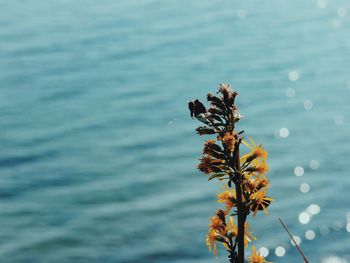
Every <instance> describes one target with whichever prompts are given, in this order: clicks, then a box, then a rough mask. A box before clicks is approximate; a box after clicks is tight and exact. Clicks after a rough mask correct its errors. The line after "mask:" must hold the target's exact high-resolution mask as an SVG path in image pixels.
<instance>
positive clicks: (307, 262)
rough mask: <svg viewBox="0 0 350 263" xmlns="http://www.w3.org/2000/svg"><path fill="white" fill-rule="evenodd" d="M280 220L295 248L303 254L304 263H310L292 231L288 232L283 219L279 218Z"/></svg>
mask: <svg viewBox="0 0 350 263" xmlns="http://www.w3.org/2000/svg"><path fill="white" fill-rule="evenodd" d="M278 220H279V221H280V223H281V225H282V226H283V227H284V229H285V230H286V231H287V233H288V235H289V237H290V238H291V239H292V241H293V243H294V245H295V247H296V248H297V249H298V251H299V253H300V254H301V256H302V257H303V259H304V262H305V263H309V260H308V259H307V258H306V256H305V254H304V252H303V251H302V250H301V247H300V246H299V245H298V244H297V242H295V240H294V238H293V236H292V234H291V233H290V231H289V230H288V228H287V226H286V225H285V224H284V223H283V221H282V219H281V218H278Z"/></svg>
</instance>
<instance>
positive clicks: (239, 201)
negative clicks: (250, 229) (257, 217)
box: [235, 180, 245, 263]
mask: <svg viewBox="0 0 350 263" xmlns="http://www.w3.org/2000/svg"><path fill="white" fill-rule="evenodd" d="M235 186H236V193H237V220H238V233H237V240H238V263H244V223H245V216H244V209H243V201H242V188H241V183H240V180H239V181H238V182H236V183H235Z"/></svg>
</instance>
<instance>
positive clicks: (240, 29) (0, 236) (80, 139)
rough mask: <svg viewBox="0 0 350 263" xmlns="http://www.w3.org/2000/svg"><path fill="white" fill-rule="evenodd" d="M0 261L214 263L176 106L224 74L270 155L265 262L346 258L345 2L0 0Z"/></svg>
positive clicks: (182, 116) (206, 206) (349, 31)
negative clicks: (291, 237)
mask: <svg viewBox="0 0 350 263" xmlns="http://www.w3.org/2000/svg"><path fill="white" fill-rule="evenodd" d="M0 13H1V16H0V40H1V41H0V145H1V151H0V261H1V262H11V263H12V262H35V263H36V262H123V263H127V262H167V263H168V262H177V263H180V262H226V259H225V251H221V250H220V256H219V257H218V258H215V257H213V256H212V255H210V254H209V252H208V250H207V247H206V246H205V242H204V238H205V234H206V231H207V225H208V218H209V217H210V216H211V215H212V214H213V212H214V210H215V209H216V207H218V204H217V203H216V201H215V198H216V197H215V196H216V193H217V192H218V191H219V190H220V189H221V185H220V184H219V183H217V182H214V181H213V182H209V183H208V182H207V180H206V177H205V176H204V175H201V174H199V172H197V171H196V169H195V165H196V163H197V158H198V157H199V156H200V153H201V143H202V141H203V140H202V138H199V137H197V136H196V135H195V133H194V129H195V127H196V126H197V123H195V122H194V121H192V120H191V119H190V117H189V114H188V112H187V111H188V110H187V101H189V100H191V99H193V98H196V97H199V98H200V99H205V94H206V93H207V92H209V91H211V92H214V91H215V89H216V86H217V84H218V83H220V82H223V83H226V82H229V83H231V85H232V87H233V88H236V89H237V90H238V91H239V94H240V96H239V98H238V103H239V106H240V109H241V111H242V113H243V115H244V119H243V120H242V122H241V126H240V128H242V129H244V130H245V131H246V133H247V134H249V135H250V136H252V137H254V138H255V140H256V141H257V142H263V143H264V145H265V147H266V148H267V149H268V150H269V164H270V169H271V172H270V180H271V183H272V188H271V190H270V194H271V196H273V197H274V198H275V200H276V201H275V202H274V203H273V205H271V208H270V216H269V217H267V218H266V217H265V216H264V215H262V216H258V217H256V218H255V219H254V221H251V224H252V226H253V230H254V233H255V235H256V236H257V237H258V240H257V241H256V243H255V244H256V246H257V247H258V248H261V247H265V248H264V249H263V251H264V252H267V250H268V251H269V255H268V259H269V260H271V261H274V262H302V261H301V258H300V256H299V255H298V254H297V252H296V250H295V248H294V247H293V246H292V245H291V243H290V240H289V238H288V236H287V234H286V233H285V232H284V230H283V229H282V227H281V226H280V224H279V223H278V221H277V218H278V217H282V218H283V219H284V221H285V222H286V223H287V224H288V226H289V228H290V229H291V230H292V232H293V233H294V234H295V235H296V236H298V238H297V239H300V240H301V246H302V248H303V250H304V251H305V253H306V255H307V256H308V257H309V259H310V261H311V262H333V263H334V262H350V233H349V232H350V207H349V205H350V203H349V200H350V192H349V190H348V188H349V183H350V179H349V178H348V177H349V171H350V170H349V157H350V140H349V134H350V114H349V113H350V104H349V98H350V74H349V73H350V70H349V69H350V38H349V36H350V25H349V16H350V4H349V2H348V1H346V0H334V1H332V0H328V1H327V0H318V1H312V0H307V1H305V0H293V1H287V0H270V1H264V2H262V1H257V0H252V1H243V0H239V1H226V0H219V1H209V0H202V1H182V0H176V1H175V0H169V1H161V0H139V1H112V0H101V1H92V0H85V1H83V0H76V1H68V0H62V1H58V0H56V1H54V0H53V1H39V0H31V1H29V0H22V1H20V0H12V1H5V0H0Z"/></svg>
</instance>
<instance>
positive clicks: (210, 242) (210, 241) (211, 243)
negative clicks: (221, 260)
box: [206, 229, 217, 256]
mask: <svg viewBox="0 0 350 263" xmlns="http://www.w3.org/2000/svg"><path fill="white" fill-rule="evenodd" d="M206 243H207V246H208V247H209V251H210V252H211V251H213V252H214V255H215V256H216V255H217V251H216V233H215V230H213V229H210V230H209V232H208V235H207V239H206Z"/></svg>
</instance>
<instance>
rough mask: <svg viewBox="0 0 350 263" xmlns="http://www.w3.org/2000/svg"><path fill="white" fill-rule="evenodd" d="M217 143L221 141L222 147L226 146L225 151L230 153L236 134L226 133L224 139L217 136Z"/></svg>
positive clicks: (233, 146)
mask: <svg viewBox="0 0 350 263" xmlns="http://www.w3.org/2000/svg"><path fill="white" fill-rule="evenodd" d="M218 140H219V141H222V142H223V144H224V145H226V147H227V149H228V150H229V151H230V152H231V153H232V152H233V150H234V149H235V143H236V134H235V132H234V131H232V132H226V133H225V135H224V137H221V136H219V137H218Z"/></svg>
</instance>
